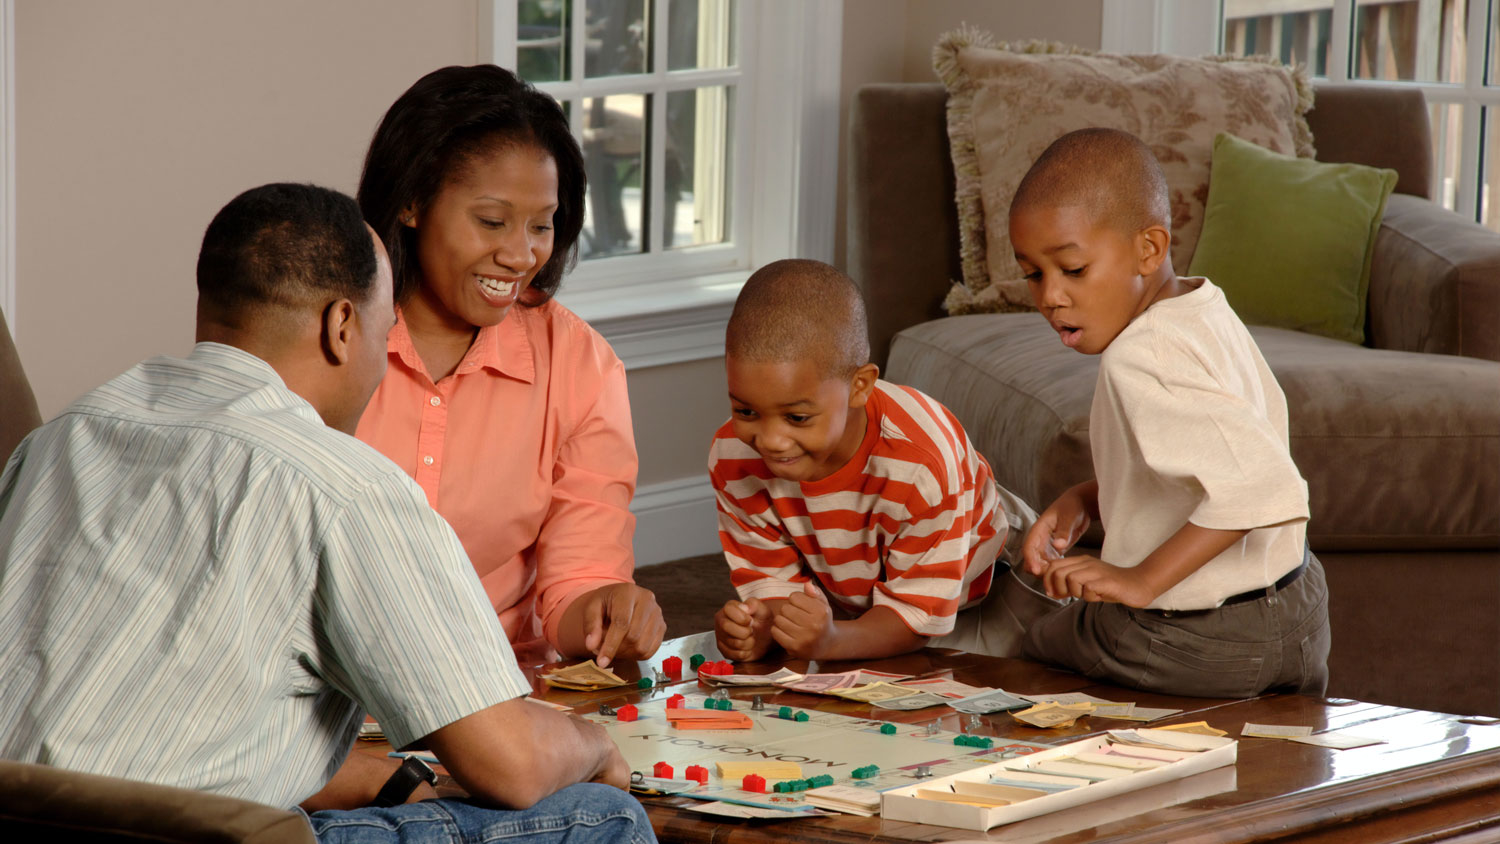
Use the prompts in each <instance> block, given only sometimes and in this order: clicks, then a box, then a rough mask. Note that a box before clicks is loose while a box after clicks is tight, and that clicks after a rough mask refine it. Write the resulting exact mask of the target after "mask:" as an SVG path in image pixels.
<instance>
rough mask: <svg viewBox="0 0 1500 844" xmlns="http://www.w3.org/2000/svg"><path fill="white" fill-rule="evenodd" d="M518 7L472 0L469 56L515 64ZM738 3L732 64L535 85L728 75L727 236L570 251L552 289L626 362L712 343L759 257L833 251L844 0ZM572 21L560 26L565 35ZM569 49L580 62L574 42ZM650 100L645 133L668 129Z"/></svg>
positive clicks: (703, 354) (660, 56)
mask: <svg viewBox="0 0 1500 844" xmlns="http://www.w3.org/2000/svg"><path fill="white" fill-rule="evenodd" d="M576 2H584V0H576ZM647 2H650V3H652V4H654V7H653V14H654V15H656V17H654V20H657V21H660V20H664V19H665V18H664V17H663V16H662V15H663V12H664V11H665V9H666V8H667V6H668V3H669V0H647ZM517 7H518V4H517V0H481V1H480V4H479V27H478V29H479V61H481V62H492V63H495V64H499V65H501V66H502V67H510V68H514V67H515V63H516V60H515V56H516V42H517V35H518V32H517V29H518V27H517V21H516V12H517ZM736 8H737V12H736V14H737V19H736V23H735V28H736V37H737V39H738V43H737V48H736V50H735V56H736V62H737V66H736V68H734V69H730V70H723V69H706V70H705V69H694V70H686V71H667V70H664V69H658V70H654V71H652V72H651V73H647V74H639V75H632V76H622V77H603V78H600V79H596V80H582V81H580V80H578V79H576V75H575V78H574V79H573V80H570V81H567V82H557V83H550V82H549V83H541V84H538V85H537V88H538V89H539V90H542V91H545V92H547V93H549V94H553V95H554V96H556V95H558V94H561V95H562V96H564V97H569V98H570V101H572V102H577V101H578V99H579V97H578V95H579V94H580V93H583V92H585V91H586V92H587V94H585V95H589V96H598V95H607V94H608V93H611V92H614V93H637V92H639V91H640V85H639V83H640V82H641V81H642V79H648V80H652V84H651V89H652V90H653V91H656V90H661V91H666V90H683V89H688V88H696V87H701V86H702V85H703V84H704V83H706V82H707V83H712V82H715V81H733V84H734V85H735V87H736V91H735V95H734V112H733V115H732V117H731V131H730V136H731V143H730V151H729V154H728V157H727V158H728V162H729V169H730V173H731V183H730V187H729V190H730V196H729V199H728V209H727V210H728V213H729V216H730V243H728V244H706V245H703V246H688V247H680V248H674V249H670V250H661V251H657V252H654V253H652V252H647V253H643V254H639V255H624V256H612V257H608V258H600V259H595V260H592V261H587V262H585V261H581V260H580V261H579V263H578V266H577V267H576V268H575V269H574V271H573V272H572V273H570V274H569V275H568V276H567V278H566V279H565V280H564V283H563V287H562V289H561V290H560V291H559V293H558V301H560V302H562V303H563V304H564V305H566V306H568V307H569V308H570V309H572V310H573V311H575V312H576V313H578V314H579V315H580V316H582V317H583V318H584V319H586V320H588V321H589V322H590V323H591V324H592V325H593V326H594V327H595V328H596V329H597V330H599V331H600V333H601V334H603V335H604V336H605V338H606V339H607V340H609V341H610V343H611V344H612V345H613V346H614V347H615V351H616V353H617V354H619V355H620V357H621V359H622V360H623V361H624V362H625V365H626V368H627V369H632V368H636V367H642V366H659V365H663V364H669V363H678V362H684V361H691V360H702V359H705V358H711V357H718V356H720V355H722V354H723V344H724V334H723V329H724V325H725V324H726V323H727V321H728V318H729V312H730V310H731V309H732V308H733V305H734V299H735V297H736V296H737V295H738V293H739V289H740V287H741V286H742V285H743V284H744V281H745V279H746V278H748V277H749V275H750V273H751V272H752V271H753V270H754V269H755V268H756V267H758V266H760V265H762V264H765V263H768V262H770V261H772V260H776V259H778V258H785V257H794V256H795V257H805V258H816V259H819V260H823V261H832V258H833V245H834V209H835V198H836V197H835V191H836V173H837V163H838V97H839V82H840V79H839V77H840V62H841V56H840V45H841V42H842V22H843V2H842V0H819V2H817V3H802V2H798V0H738V3H737V4H736ZM570 23H571V21H570ZM572 29H573V28H570V32H569V35H568V37H576V36H575V34H574V33H573V32H572ZM654 42H655V43H654V45H653V49H654V51H655V53H656V55H655V58H654V60H653V63H652V66H653V67H654V68H664V67H665V64H666V61H665V58H666V43H665V42H666V39H664V38H656V39H654ZM572 55H573V60H574V62H575V64H580V63H581V62H582V56H581V51H580V50H578V49H576V44H575V49H574V50H573V53H572ZM570 75H571V74H570ZM633 83H634V84H633ZM651 112H652V114H651V121H652V128H651V130H650V131H651V133H652V134H651V137H652V138H662V137H665V120H666V117H665V114H666V110H665V108H661V107H655V108H653V109H652V110H651ZM576 125H577V124H576V123H575V126H576ZM648 148H649V150H650V153H649V154H650V155H651V156H652V162H653V164H654V165H656V166H654V167H652V169H651V172H655V173H660V172H662V170H661V167H660V165H661V164H662V162H663V161H664V156H665V152H664V148H663V144H661V143H651V144H649V147H648ZM650 189H651V190H653V191H658V190H660V188H659V187H657V186H653V187H651V188H650ZM650 207H651V214H652V222H653V223H655V224H654V225H649V226H648V237H649V238H650V239H651V240H652V241H654V242H655V243H657V244H659V243H660V242H661V237H662V234H661V225H660V220H661V216H660V215H661V214H662V210H661V208H662V203H660V202H655V203H652V204H651V206H650Z"/></svg>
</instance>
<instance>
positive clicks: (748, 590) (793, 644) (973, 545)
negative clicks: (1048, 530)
mask: <svg viewBox="0 0 1500 844" xmlns="http://www.w3.org/2000/svg"><path fill="white" fill-rule="evenodd" d="M869 355H870V347H869V341H868V339H867V334H866V328H865V312H864V302H863V300H862V299H861V298H860V294H859V291H858V289H857V288H856V287H855V285H854V282H853V281H852V280H850V279H849V277H848V276H846V275H844V274H843V273H841V272H839V271H838V270H836V269H834V268H833V267H831V266H828V265H827V264H823V263H820V262H817V261H805V260H787V261H778V262H776V263H773V264H770V265H768V266H766V267H764V268H762V269H761V270H760V271H758V272H756V273H755V274H754V275H753V276H751V278H750V280H749V281H747V282H746V283H745V287H744V289H743V290H742V291H741V292H740V295H739V299H738V300H737V301H736V303H735V307H734V313H733V315H732V316H731V317H730V320H729V327H728V332H727V335H726V338H725V358H724V362H725V369H726V374H727V376H728V382H729V401H730V407H731V410H732V414H733V415H732V417H731V418H730V420H729V421H728V422H726V423H725V424H724V426H723V427H721V428H720V429H719V431H718V433H717V434H716V435H715V437H714V441H713V445H712V448H711V450H710V453H709V475H710V477H711V479H712V481H713V484H714V491H715V496H716V499H717V503H718V510H719V539H720V542H721V543H722V544H723V546H724V556H725V559H726V560H727V561H728V563H729V568H730V577H731V580H732V582H733V584H734V586H735V589H736V591H737V592H738V593H739V598H740V599H739V600H735V601H730V602H728V603H726V604H725V605H724V606H723V608H721V609H720V610H719V612H718V614H717V616H716V617H715V623H714V630H715V634H716V636H717V639H718V645H719V649H720V651H721V652H723V654H724V655H725V656H726V657H729V658H730V659H734V660H738V661H749V660H756V659H759V658H761V657H762V656H764V655H765V654H766V653H767V652H768V651H769V650H770V649H771V648H772V647H774V646H779V647H781V648H783V649H784V650H785V651H786V652H787V653H788V654H790V655H792V656H794V657H798V658H803V659H859V658H876V657H882V656H890V655H892V654H899V653H906V652H907V651H912V650H916V649H917V648H921V647H923V646H926V645H929V644H931V645H934V646H938V647H956V648H960V649H963V650H969V651H975V652H982V653H991V654H995V655H1001V656H1011V655H1015V654H1016V653H1018V652H1019V647H1020V638H1021V635H1022V634H1023V632H1024V627H1025V624H1026V622H1027V621H1029V620H1030V619H1031V618H1034V617H1036V616H1038V615H1040V614H1041V613H1042V612H1045V611H1046V610H1048V609H1050V608H1051V606H1052V605H1051V604H1049V603H1048V602H1047V600H1046V599H1045V598H1043V597H1041V596H1040V595H1038V594H1037V593H1036V592H1035V591H1033V590H1030V589H1028V588H1027V587H1025V586H1023V585H1022V584H1021V583H1020V582H1019V581H1017V580H1016V578H1015V576H1014V575H1013V574H1011V572H1010V568H1009V565H1008V564H1007V563H1006V561H1005V560H1004V559H1000V561H999V563H998V565H997V559H999V558H1001V557H1002V554H1003V552H1005V551H1006V550H1007V548H1009V549H1010V550H1011V551H1017V549H1019V546H1020V540H1021V538H1022V537H1024V536H1025V534H1026V531H1027V529H1028V528H1029V527H1030V525H1031V524H1032V523H1033V522H1034V521H1035V519H1036V514H1035V513H1034V512H1033V511H1032V510H1031V508H1029V507H1027V506H1026V505H1025V504H1024V503H1022V502H1021V501H1020V499H1018V498H1016V497H1015V496H1013V495H1011V494H1010V493H1008V492H1005V491H1004V490H1002V489H1000V488H999V487H998V486H997V485H996V484H995V481H994V478H993V476H992V474H991V472H990V467H989V464H988V463H986V462H985V459H984V457H983V456H982V455H980V454H979V452H978V451H976V450H975V449H974V447H973V445H972V444H970V442H969V438H968V436H967V435H966V434H965V433H964V430H963V427H962V426H961V425H960V424H959V422H958V420H957V419H955V418H954V416H953V414H952V413H950V412H949V411H948V409H947V408H945V407H943V406H942V405H941V404H939V403H938V402H936V401H934V400H933V399H931V398H929V397H928V396H925V395H923V394H922V393H920V392H918V391H916V390H913V389H911V388H909V387H901V386H898V385H895V384H891V383H889V382H885V381H881V380H879V369H878V367H876V366H875V364H873V363H870V362H869ZM1017 553H1018V551H1017ZM1007 556H1009V555H1007ZM1014 559H1015V560H1016V562H1018V563H1019V562H1020V558H1019V556H1015V557H1014Z"/></svg>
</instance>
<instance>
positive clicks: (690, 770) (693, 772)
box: [682, 765, 708, 785]
mask: <svg viewBox="0 0 1500 844" xmlns="http://www.w3.org/2000/svg"><path fill="white" fill-rule="evenodd" d="M682 777H683V779H689V780H697V782H698V784H699V785H708V769H707V768H705V767H703V766H702V765H689V766H688V767H687V770H686V771H684V772H683V774H682Z"/></svg>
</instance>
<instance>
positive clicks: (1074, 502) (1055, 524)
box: [1021, 481, 1099, 577]
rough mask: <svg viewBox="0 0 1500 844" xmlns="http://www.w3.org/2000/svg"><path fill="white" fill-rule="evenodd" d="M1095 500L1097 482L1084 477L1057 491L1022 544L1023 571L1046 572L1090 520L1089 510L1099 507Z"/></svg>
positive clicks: (1072, 544)
mask: <svg viewBox="0 0 1500 844" xmlns="http://www.w3.org/2000/svg"><path fill="white" fill-rule="evenodd" d="M1098 502H1099V484H1098V482H1096V481H1085V482H1083V483H1081V484H1078V485H1077V486H1074V487H1071V488H1070V489H1068V490H1067V491H1066V492H1064V493H1063V494H1062V495H1059V496H1058V497H1057V500H1056V501H1054V502H1052V506H1050V507H1048V508H1047V509H1046V510H1043V511H1042V514H1041V515H1040V516H1037V519H1036V524H1033V525H1032V526H1031V530H1030V531H1028V532H1027V533H1026V541H1025V543H1024V544H1023V545H1022V546H1021V554H1022V557H1023V558H1024V559H1025V561H1026V571H1028V572H1030V573H1031V574H1033V575H1036V576H1037V577H1041V576H1042V575H1044V574H1046V572H1047V567H1048V566H1050V565H1051V564H1052V561H1053V560H1057V559H1061V558H1062V556H1063V555H1064V554H1065V553H1066V552H1067V550H1068V549H1069V548H1072V547H1073V546H1074V544H1076V543H1077V542H1078V540H1079V539H1080V538H1081V537H1082V536H1083V534H1084V531H1086V530H1088V529H1089V525H1091V524H1093V518H1092V517H1091V516H1090V514H1091V513H1094V512H1097V511H1098V507H1099V503H1098Z"/></svg>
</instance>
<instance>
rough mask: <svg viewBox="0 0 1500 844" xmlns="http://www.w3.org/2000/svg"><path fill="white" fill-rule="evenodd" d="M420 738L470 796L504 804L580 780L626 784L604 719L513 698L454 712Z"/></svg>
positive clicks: (518, 803)
mask: <svg viewBox="0 0 1500 844" xmlns="http://www.w3.org/2000/svg"><path fill="white" fill-rule="evenodd" d="M424 743H425V744H426V745H427V747H428V749H429V750H431V751H432V752H433V754H434V755H435V756H437V758H438V759H439V760H441V761H442V763H443V766H444V767H446V768H447V769H448V773H450V774H452V775H453V779H454V780H455V781H457V782H458V784H459V785H460V786H461V787H462V788H463V789H464V790H465V791H467V792H468V793H469V794H470V796H472V797H473V798H474V799H475V800H478V801H480V802H482V803H488V804H491V805H495V806H501V807H504V808H507V809H525V808H527V807H529V806H531V805H532V804H534V803H536V802H537V801H538V800H541V799H542V798H544V797H546V796H548V795H550V794H552V793H553V792H555V791H558V790H559V789H563V788H567V787H568V786H570V785H574V784H575V783H580V782H594V781H597V782H603V783H605V784H607V785H613V786H615V787H616V788H622V789H623V788H628V787H629V785H630V770H629V766H628V765H626V764H625V759H624V758H623V757H622V756H620V751H619V749H618V748H616V747H615V745H614V742H612V741H610V739H609V736H608V735H606V734H605V732H604V728H603V727H600V726H598V725H597V724H592V723H590V722H588V721H584V720H582V719H580V718H574V717H572V716H569V715H564V714H563V713H561V712H556V711H553V710H551V709H548V708H546V707H544V706H538V705H536V704H534V703H528V702H527V701H525V700H524V699H520V698H517V699H515V700H510V701H506V702H504V703H497V704H495V705H494V706H491V707H489V708H487V709H481V710H480V711H478V712H475V713H474V714H473V715H469V716H467V717H464V718H460V719H458V720H457V721H454V722H453V723H451V724H449V725H448V726H446V727H442V728H439V729H438V730H436V731H434V732H432V733H430V734H429V735H428V736H427V737H426V738H425V739H424Z"/></svg>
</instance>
